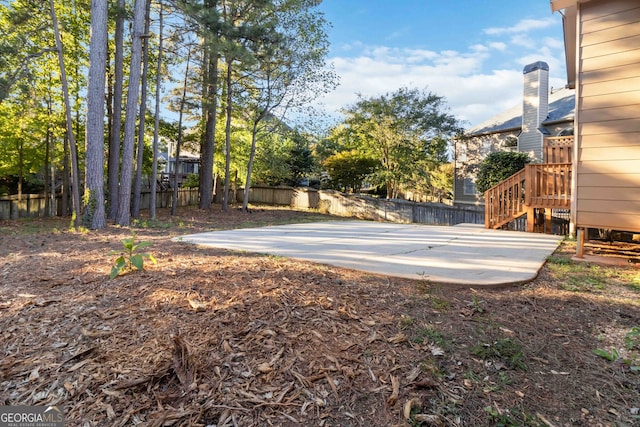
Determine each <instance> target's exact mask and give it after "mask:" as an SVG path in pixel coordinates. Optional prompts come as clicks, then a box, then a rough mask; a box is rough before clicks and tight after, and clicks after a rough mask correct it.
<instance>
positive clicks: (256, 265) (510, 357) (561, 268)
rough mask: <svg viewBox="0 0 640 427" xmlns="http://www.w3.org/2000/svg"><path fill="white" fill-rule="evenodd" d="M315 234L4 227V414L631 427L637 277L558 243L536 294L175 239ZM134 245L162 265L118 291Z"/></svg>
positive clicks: (213, 215) (183, 217)
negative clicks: (55, 410)
mask: <svg viewBox="0 0 640 427" xmlns="http://www.w3.org/2000/svg"><path fill="white" fill-rule="evenodd" d="M319 218H322V215H319V214H316V213H302V212H294V211H290V210H287V209H273V208H266V207H259V208H256V209H254V210H253V211H252V213H242V212H240V211H238V210H232V211H231V212H228V213H222V212H220V211H219V209H218V208H215V209H213V210H212V211H211V212H203V211H199V210H196V209H184V210H182V211H181V212H179V216H178V217H174V218H171V217H169V216H168V213H167V212H164V211H161V212H159V219H158V220H157V221H155V222H150V221H147V220H143V221H140V222H138V223H137V224H136V225H134V226H133V227H131V228H121V227H116V226H109V227H108V228H107V229H105V230H102V231H97V232H96V231H90V232H71V231H69V229H68V220H66V219H65V220H61V219H45V220H19V221H5V222H1V223H0V242H1V243H0V352H1V353H0V405H58V406H59V407H61V408H63V409H64V412H65V415H66V419H67V424H68V425H69V426H131V425H140V426H172V425H175V426H217V427H222V426H289V425H291V426H298V425H304V426H394V425H397V426H418V425H424V426H494V425H505V426H516V425H517V426H632V425H640V415H639V412H640V409H639V408H640V372H638V370H639V369H640V368H639V367H638V365H640V356H639V352H640V329H639V328H640V310H639V308H640V300H639V296H640V270H639V269H638V268H636V267H634V266H630V267H601V266H598V265H593V264H588V263H587V264H584V263H581V264H577V263H574V262H572V261H570V256H571V255H572V254H573V252H574V248H573V247H572V244H571V243H570V242H568V243H565V244H563V246H562V248H561V250H559V251H558V253H556V254H555V255H554V256H553V257H552V258H551V259H550V261H549V263H547V266H546V267H545V268H543V270H542V272H541V274H540V276H539V277H538V279H536V280H535V281H534V282H532V283H530V284H527V285H524V286H519V287H514V288H509V289H501V290H487V289H482V288H474V289H468V288H449V287H447V286H437V285H434V284H431V283H429V282H428V281H420V280H408V279H396V278H388V277H382V276H376V275H367V274H363V273H361V272H355V271H350V270H346V269H341V268H335V267H331V266H325V265H316V264H312V263H308V262H299V261H293V260H289V259H285V258H280V257H272V256H262V255H256V254H250V253H240V252H230V251H224V250H217V249H210V248H200V247H196V246H192V245H187V244H181V243H176V242H172V241H171V240H170V239H171V238H172V237H174V236H178V235H180V234H187V233H193V232H196V231H204V230H211V229H217V228H230V227H237V226H243V227H246V226H252V225H254V226H260V225H268V224H281V223H286V222H292V221H311V220H316V219H319ZM131 230H135V233H136V239H137V240H139V241H150V242H152V246H150V247H149V248H147V249H146V250H147V251H148V252H150V253H152V254H153V255H154V256H155V258H156V259H157V260H158V263H157V265H151V264H149V263H147V265H145V270H144V271H132V272H129V273H127V274H123V275H120V276H118V277H117V278H115V279H113V280H109V277H108V276H109V272H110V270H111V266H112V264H113V261H114V260H115V257H116V256H115V255H110V254H109V252H110V251H113V250H116V251H117V250H120V249H122V243H121V240H122V239H126V238H129V237H131ZM627 249H628V248H626V249H625V250H627ZM629 250H633V248H631V249H629ZM594 350H596V352H594ZM598 350H599V351H598ZM596 353H599V354H596ZM607 356H609V357H607ZM609 359H611V360H609Z"/></svg>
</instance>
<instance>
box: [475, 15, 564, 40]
mask: <svg viewBox="0 0 640 427" xmlns="http://www.w3.org/2000/svg"><path fill="white" fill-rule="evenodd" d="M552 25H557V20H556V19H555V18H554V17H548V18H544V19H522V20H520V21H518V22H517V23H516V24H515V25H513V26H511V27H491V28H485V29H484V33H485V34H488V35H492V36H496V35H503V34H516V33H527V32H529V31H533V30H541V29H544V28H548V27H550V26H552Z"/></svg>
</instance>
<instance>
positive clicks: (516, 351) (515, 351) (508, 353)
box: [471, 338, 527, 370]
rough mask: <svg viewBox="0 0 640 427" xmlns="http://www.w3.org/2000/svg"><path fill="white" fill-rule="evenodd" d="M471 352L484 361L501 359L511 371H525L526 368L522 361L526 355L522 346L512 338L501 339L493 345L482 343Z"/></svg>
mask: <svg viewBox="0 0 640 427" xmlns="http://www.w3.org/2000/svg"><path fill="white" fill-rule="evenodd" d="M471 352H472V353H473V354H475V355H476V356H479V357H482V358H483V359H485V360H486V359H499V360H502V361H504V362H505V363H506V364H507V366H509V368H511V369H516V368H519V369H522V370H525V369H526V368H527V367H526V366H525V364H524V362H523V361H522V359H524V354H523V353H522V344H520V343H518V342H517V341H514V340H512V339H511V338H501V339H499V340H497V341H494V342H492V343H481V344H477V345H474V346H473V347H472V348H471Z"/></svg>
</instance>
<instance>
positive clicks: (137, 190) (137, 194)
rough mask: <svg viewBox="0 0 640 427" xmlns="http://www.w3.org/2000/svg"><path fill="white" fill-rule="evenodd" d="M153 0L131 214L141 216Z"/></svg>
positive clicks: (144, 51)
mask: <svg viewBox="0 0 640 427" xmlns="http://www.w3.org/2000/svg"><path fill="white" fill-rule="evenodd" d="M150 10H151V0H147V6H146V11H145V19H144V21H145V23H144V34H145V37H144V42H143V44H142V85H141V86H142V88H141V89H140V116H139V118H138V151H137V153H136V179H135V183H134V186H133V208H132V210H131V215H132V216H133V217H134V218H140V198H141V197H142V195H141V192H142V158H143V155H144V124H145V119H146V117H145V116H146V114H147V74H148V73H149V14H150Z"/></svg>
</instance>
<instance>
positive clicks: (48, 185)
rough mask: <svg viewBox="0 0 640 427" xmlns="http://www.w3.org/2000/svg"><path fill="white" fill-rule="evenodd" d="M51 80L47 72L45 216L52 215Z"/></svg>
mask: <svg viewBox="0 0 640 427" xmlns="http://www.w3.org/2000/svg"><path fill="white" fill-rule="evenodd" d="M52 86H53V85H52V82H51V74H49V90H47V115H48V116H49V117H48V119H49V120H48V123H47V134H46V136H45V145H44V211H45V216H52V215H51V211H52V209H51V200H50V199H49V196H50V193H49V190H50V188H51V181H52V178H51V177H50V175H49V165H50V164H51V163H52V158H51V157H50V156H51V153H52V152H53V150H52V149H51V146H52V145H53V138H52V135H51V117H52V113H53V111H52V106H51V105H52V103H53V101H52V99H51V90H50V88H51V87H52Z"/></svg>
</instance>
